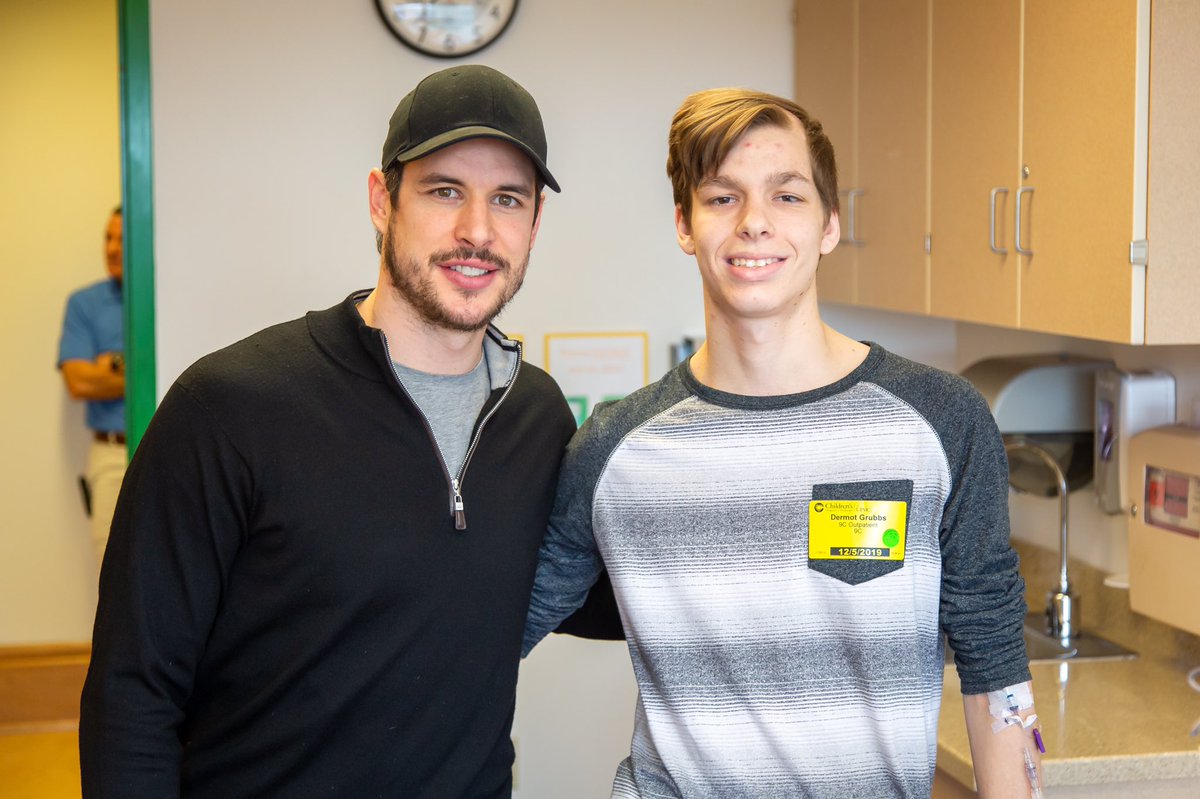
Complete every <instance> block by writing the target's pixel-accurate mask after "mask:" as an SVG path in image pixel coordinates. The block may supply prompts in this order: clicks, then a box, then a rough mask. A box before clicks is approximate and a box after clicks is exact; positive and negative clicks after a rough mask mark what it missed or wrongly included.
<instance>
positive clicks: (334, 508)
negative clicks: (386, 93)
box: [80, 66, 574, 799]
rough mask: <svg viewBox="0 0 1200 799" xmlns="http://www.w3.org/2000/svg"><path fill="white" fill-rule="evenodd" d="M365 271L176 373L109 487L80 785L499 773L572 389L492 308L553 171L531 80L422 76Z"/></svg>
mask: <svg viewBox="0 0 1200 799" xmlns="http://www.w3.org/2000/svg"><path fill="white" fill-rule="evenodd" d="M367 184H368V194H369V201H370V213H371V219H372V221H373V222H374V224H375V228H376V230H377V232H378V238H379V242H380V247H381V259H380V270H379V282H378V285H377V286H376V287H375V289H374V290H372V291H361V292H356V293H354V294H352V295H350V297H348V298H347V299H346V300H345V301H344V302H342V303H341V304H339V305H337V306H334V307H333V308H330V309H328V310H325V311H318V312H311V313H309V314H308V315H307V316H306V317H304V318H303V319H299V320H295V321H292V322H287V323H285V324H282V325H277V326H275V327H272V328H268V329H267V330H264V331H262V332H260V333H258V334H256V335H254V336H251V337H250V338H248V339H246V340H244V341H242V342H239V343H237V344H234V345H232V346H231V347H228V348H226V349H224V350H221V351H219V352H217V353H214V354H212V355H209V356H207V357H205V358H203V359H201V360H200V361H199V362H197V363H196V364H195V365H193V366H192V367H191V368H189V369H188V370H187V371H186V372H185V373H184V374H183V375H182V376H181V377H180V378H179V380H178V381H176V383H175V385H174V386H173V387H172V388H171V390H170V391H169V392H168V393H167V395H166V397H165V398H164V399H163V402H162V405H161V407H160V408H159V409H158V412H157V413H156V414H155V416H154V419H153V420H152V421H151V423H150V426H149V428H148V429H147V431H146V435H145V437H144V439H143V440H142V443H141V445H140V447H139V448H138V451H137V454H136V455H135V457H134V459H133V462H132V464H131V465H130V469H129V472H128V475H127V477H126V480H125V484H124V487H123V488H122V493H121V498H120V500H119V502H118V506H117V512H116V517H115V519H114V522H113V530H112V537H111V540H110V543H109V549H108V554H107V556H106V559H105V563H104V568H103V571H102V573H101V579H100V605H99V609H98V611H97V617H96V628H95V636H94V641H93V655H92V665H91V668H90V670H89V673H88V678H87V683H86V685H85V688H84V694H83V703H82V715H81V720H80V760H81V766H82V776H83V794H84V796H85V797H118V796H119V797H122V798H123V799H129V798H130V797H134V798H136V797H154V798H155V799H161V798H162V797H169V796H184V797H221V799H228V797H242V796H244V797H251V796H253V797H307V796H318V795H320V796H324V795H336V796H345V797H353V798H354V799H358V798H359V797H368V796H387V797H399V796H404V797H424V796H428V797H458V796H471V797H492V796H497V797H499V796H508V795H510V793H511V766H512V760H513V748H512V744H511V742H510V740H509V731H510V727H511V724H512V716H513V707H514V699H515V691H516V678H517V662H518V655H519V652H520V640H521V633H522V629H523V626H524V621H525V611H526V608H527V605H528V597H529V590H530V586H531V583H532V580H533V571H534V566H535V562H536V557H537V549H538V544H539V543H540V541H541V537H542V533H543V531H544V529H545V525H546V519H547V516H548V514H549V510H550V505H551V501H552V498H553V494H554V486H555V480H556V476H557V472H558V463H559V458H560V456H561V454H562V450H563V447H564V446H565V444H566V441H567V439H568V438H569V437H570V435H571V433H572V432H573V430H574V423H573V420H572V416H571V414H570V412H569V410H568V408H567V405H566V402H565V401H564V400H563V397H562V394H561V392H560V391H559V390H558V388H557V387H556V386H555V385H554V383H553V381H552V380H550V378H549V377H548V376H547V375H546V374H545V373H543V372H541V371H540V370H538V369H536V368H534V367H532V366H528V365H522V363H521V347H520V345H519V344H518V343H517V342H514V341H511V340H509V339H508V338H506V337H505V336H504V335H503V334H502V333H500V331H499V330H497V329H496V328H495V327H492V326H491V325H490V322H491V320H492V318H493V317H494V316H495V315H496V314H497V313H499V311H500V309H501V308H502V307H503V306H504V304H505V303H506V302H507V301H508V300H509V299H511V298H512V296H513V295H514V294H515V293H516V291H517V289H518V288H519V287H520V285H521V281H522V278H523V277H524V273H525V267H526V263H527V261H528V256H529V251H530V248H531V247H532V245H533V241H534V238H535V236H536V234H537V229H538V223H539V221H540V209H541V190H542V187H543V186H549V187H550V188H552V189H554V190H555V191H557V190H558V184H557V183H556V182H555V180H554V177H553V176H552V175H551V174H550V172H549V170H548V169H547V168H546V140H545V134H544V132H543V129H542V122H541V117H540V115H539V113H538V109H537V106H536V104H535V103H534V101H533V98H532V97H530V96H529V94H528V93H526V92H525V90H524V89H522V88H521V87H520V86H518V85H517V84H516V83H514V82H513V81H512V80H510V79H509V78H507V77H506V76H504V75H502V74H500V73H499V72H496V71H495V70H491V69H488V68H485V67H478V66H465V67H453V68H451V69H448V70H443V71H441V72H438V73H436V74H434V75H431V76H429V77H428V78H426V79H425V80H423V81H422V82H421V83H420V84H419V85H418V86H417V88H416V89H414V90H413V91H412V92H411V93H410V94H409V95H408V96H406V97H405V98H404V99H403V100H402V101H401V102H400V105H399V106H398V107H397V109H396V112H395V114H394V115H393V116H392V119H391V124H390V127H389V130H388V135H387V140H386V142H385V144H384V153H383V163H382V169H378V170H373V171H372V172H371V174H370V177H369V178H368V181H367Z"/></svg>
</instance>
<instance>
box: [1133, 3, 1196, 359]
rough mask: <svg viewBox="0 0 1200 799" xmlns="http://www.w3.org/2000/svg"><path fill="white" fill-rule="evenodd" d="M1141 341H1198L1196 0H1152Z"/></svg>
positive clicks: (1156, 342) (1149, 342)
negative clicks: (1143, 336) (1145, 274)
mask: <svg viewBox="0 0 1200 799" xmlns="http://www.w3.org/2000/svg"><path fill="white" fill-rule="evenodd" d="M1151 13H1152V14H1153V15H1154V18H1153V21H1152V28H1151V29H1152V31H1153V37H1154V38H1153V40H1152V42H1151V47H1150V199H1149V206H1150V207H1149V220H1148V223H1147V224H1148V234H1149V240H1150V264H1149V268H1148V270H1147V271H1148V278H1147V288H1146V343H1147V344H1174V343H1182V342H1193V341H1200V249H1197V246H1196V236H1195V229H1196V220H1197V219H1200V146H1197V130H1200V94H1198V93H1197V91H1196V84H1197V80H1198V79H1200V3H1197V2H1195V0H1155V2H1154V4H1153V5H1152V6H1151Z"/></svg>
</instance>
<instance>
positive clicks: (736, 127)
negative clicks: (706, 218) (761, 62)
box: [667, 89, 838, 222]
mask: <svg viewBox="0 0 1200 799" xmlns="http://www.w3.org/2000/svg"><path fill="white" fill-rule="evenodd" d="M789 118H792V119H795V120H796V121H797V122H799V123H800V127H801V129H803V131H804V137H805V139H806V141H807V143H808V157H809V160H810V161H811V162H812V172H813V183H814V184H815V185H816V188H817V194H818V195H819V196H820V198H821V204H822V206H824V209H825V221H826V222H828V221H829V216H830V214H831V213H833V212H835V211H837V210H838V190H837V161H836V160H835V159H834V155H833V144H832V143H830V141H829V137H828V136H826V135H825V131H824V129H823V128H822V127H821V123H820V122H818V121H817V120H815V119H813V118H812V117H810V116H809V115H808V112H807V111H805V110H804V109H803V108H801V107H800V106H798V105H796V104H795V103H794V102H792V101H791V100H786V99H784V98H782V97H777V96H775V95H773V94H766V93H765V92H755V91H750V90H748V89H708V90H705V91H702V92H696V93H695V94H692V95H689V96H688V97H687V99H685V100H684V101H683V104H682V105H681V106H679V110H678V111H676V112H675V116H674V118H672V120H671V132H670V134H669V135H668V137H667V176H668V177H669V178H670V179H671V188H672V191H673V192H674V196H675V204H676V205H678V206H679V208H680V210H681V212H682V213H683V218H684V220H685V221H690V220H691V218H692V192H693V191H695V189H696V187H698V186H699V185H700V184H701V183H702V182H703V181H705V180H707V179H708V178H710V177H712V176H713V175H715V174H717V170H718V169H719V168H720V166H721V162H722V161H724V160H725V156H727V155H728V154H729V151H730V150H731V149H732V148H733V144H734V142H736V141H737V140H738V138H739V137H740V136H741V135H742V134H744V133H745V132H746V131H748V130H750V129H751V128H755V127H758V126H760V125H779V126H781V127H786V126H787V125H788V124H789V122H788V120H789Z"/></svg>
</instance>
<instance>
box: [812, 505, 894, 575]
mask: <svg viewBox="0 0 1200 799" xmlns="http://www.w3.org/2000/svg"><path fill="white" fill-rule="evenodd" d="M907 521H908V503H907V502H895V501H891V500H854V499H852V500H842V499H814V500H813V501H812V502H810V503H808V557H809V559H810V560H904V533H905V530H906V529H907V526H906V525H907Z"/></svg>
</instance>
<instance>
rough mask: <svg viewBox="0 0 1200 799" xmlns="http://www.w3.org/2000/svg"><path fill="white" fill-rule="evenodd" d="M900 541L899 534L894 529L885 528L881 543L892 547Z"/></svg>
mask: <svg viewBox="0 0 1200 799" xmlns="http://www.w3.org/2000/svg"><path fill="white" fill-rule="evenodd" d="M899 543H900V534H899V533H897V532H896V531H895V530H887V531H885V532H884V534H883V545H884V546H886V547H894V546H896V544H899Z"/></svg>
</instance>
